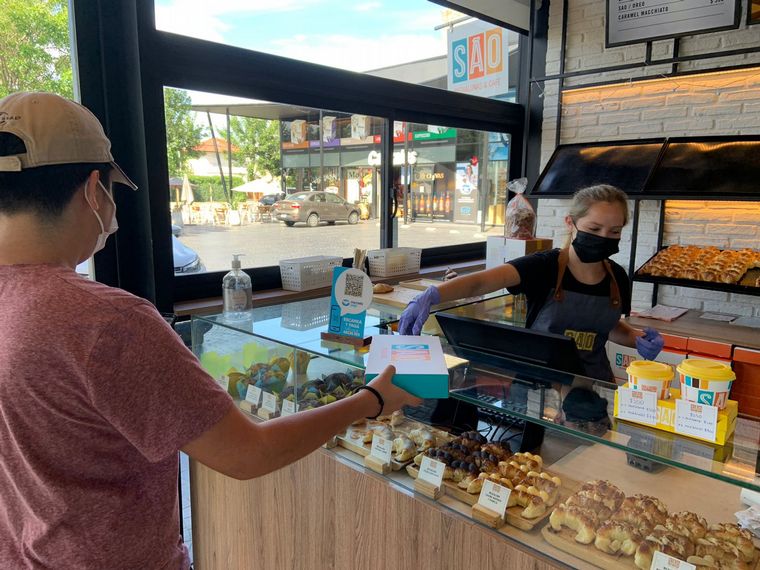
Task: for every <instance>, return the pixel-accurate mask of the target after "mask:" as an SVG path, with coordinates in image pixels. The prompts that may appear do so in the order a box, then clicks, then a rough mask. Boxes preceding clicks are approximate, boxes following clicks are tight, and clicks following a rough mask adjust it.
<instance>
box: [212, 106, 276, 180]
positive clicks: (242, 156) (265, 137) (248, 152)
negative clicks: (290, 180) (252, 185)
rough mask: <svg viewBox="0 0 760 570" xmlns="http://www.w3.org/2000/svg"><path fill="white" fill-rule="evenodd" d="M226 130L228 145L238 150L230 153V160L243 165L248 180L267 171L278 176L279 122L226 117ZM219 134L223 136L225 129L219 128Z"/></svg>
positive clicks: (225, 136) (224, 136) (225, 135)
mask: <svg viewBox="0 0 760 570" xmlns="http://www.w3.org/2000/svg"><path fill="white" fill-rule="evenodd" d="M230 131H232V139H231V140H232V144H234V145H235V146H237V147H238V149H239V150H238V152H235V153H233V155H232V159H233V161H234V162H235V163H239V164H244V165H245V167H246V170H247V172H248V179H249V180H253V179H254V178H258V177H262V176H264V175H265V174H267V173H269V174H271V175H272V176H279V175H280V125H279V121H271V120H267V119H254V118H251V117H230ZM220 136H221V137H223V138H225V139H226V138H227V131H226V130H222V131H221V133H220Z"/></svg>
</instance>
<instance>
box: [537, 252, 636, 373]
mask: <svg viewBox="0 0 760 570" xmlns="http://www.w3.org/2000/svg"><path fill="white" fill-rule="evenodd" d="M569 258H570V252H569V250H568V249H567V248H565V249H563V250H561V251H560V252H559V271H558V273H557V284H556V286H555V288H554V289H552V290H551V291H550V292H549V295H548V296H547V297H546V301H545V302H544V305H543V307H541V310H540V311H539V313H538V315H537V316H536V320H535V321H534V322H533V324H532V325H531V327H530V328H531V329H534V330H538V331H544V332H550V333H554V334H561V335H565V336H569V337H570V338H572V339H574V340H575V344H576V346H577V347H578V354H579V355H580V357H581V361H582V363H583V366H584V369H585V372H586V376H589V377H591V378H595V379H598V380H607V381H610V382H613V381H614V376H613V374H612V368H611V367H610V361H609V360H608V359H607V350H606V344H607V338H608V337H609V334H610V331H611V330H612V329H613V328H615V326H616V325H617V324H618V322H619V321H620V314H621V313H620V309H621V305H620V289H619V288H618V284H617V280H616V279H615V275H614V274H613V273H612V267H611V266H610V262H609V261H608V260H606V259H605V260H604V261H603V262H602V264H603V265H604V268H605V269H606V271H607V273H608V274H609V276H610V296H609V297H598V296H596V295H586V294H584V293H576V292H574V291H564V290H563V289H562V278H563V277H564V275H565V270H566V269H567V262H568V260H569Z"/></svg>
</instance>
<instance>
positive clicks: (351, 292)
mask: <svg viewBox="0 0 760 570" xmlns="http://www.w3.org/2000/svg"><path fill="white" fill-rule="evenodd" d="M362 295H364V274H363V273H362V274H361V275H351V274H350V273H349V274H346V296H347V297H361V296H362Z"/></svg>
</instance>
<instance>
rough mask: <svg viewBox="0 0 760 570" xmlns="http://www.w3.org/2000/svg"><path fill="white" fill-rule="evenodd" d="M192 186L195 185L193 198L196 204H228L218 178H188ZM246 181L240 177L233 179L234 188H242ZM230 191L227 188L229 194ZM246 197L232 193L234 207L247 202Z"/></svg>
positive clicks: (191, 176) (193, 176) (239, 193)
mask: <svg viewBox="0 0 760 570" xmlns="http://www.w3.org/2000/svg"><path fill="white" fill-rule="evenodd" d="M188 179H189V180H190V184H193V197H195V201H196V202H226V201H227V198H225V197H224V189H223V188H222V182H221V180H219V177H218V176H195V175H190V176H188ZM227 180H229V178H227ZM243 183H244V180H243V179H242V178H241V177H240V176H233V177H232V186H233V187H235V186H240V185H241V184H243ZM229 191H230V189H229V188H227V192H229ZM245 199H246V195H245V194H243V193H242V192H232V206H233V207H237V205H238V202H245Z"/></svg>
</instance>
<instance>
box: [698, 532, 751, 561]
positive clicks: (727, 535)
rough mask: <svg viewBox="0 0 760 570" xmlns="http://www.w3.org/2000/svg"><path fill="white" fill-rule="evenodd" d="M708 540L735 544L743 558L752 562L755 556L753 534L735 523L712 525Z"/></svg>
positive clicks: (707, 536)
mask: <svg viewBox="0 0 760 570" xmlns="http://www.w3.org/2000/svg"><path fill="white" fill-rule="evenodd" d="M705 538H706V539H707V540H713V539H717V540H722V541H724V542H728V543H730V544H732V545H734V546H735V547H736V548H737V550H738V551H739V553H740V554H741V555H742V560H744V561H745V562H751V561H752V560H753V559H754V557H755V545H754V544H753V543H752V535H751V534H750V532H749V531H748V530H746V529H743V528H740V527H739V525H737V524H734V523H719V524H713V525H710V526H709V527H708V529H707V535H706V536H705Z"/></svg>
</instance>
